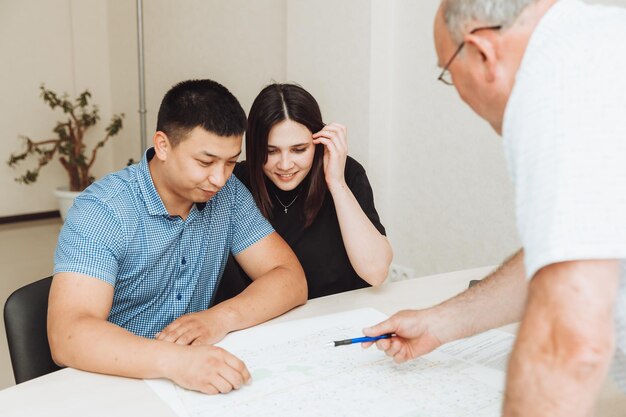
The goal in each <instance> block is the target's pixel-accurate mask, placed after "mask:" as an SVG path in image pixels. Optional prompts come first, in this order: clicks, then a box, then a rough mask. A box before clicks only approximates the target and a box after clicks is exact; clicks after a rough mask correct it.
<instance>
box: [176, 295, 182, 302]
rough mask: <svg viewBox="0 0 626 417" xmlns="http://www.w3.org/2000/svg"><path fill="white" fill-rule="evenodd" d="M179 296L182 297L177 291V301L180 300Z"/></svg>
mask: <svg viewBox="0 0 626 417" xmlns="http://www.w3.org/2000/svg"><path fill="white" fill-rule="evenodd" d="M181 298H183V296H182V295H180V293H178V295H177V296H176V299H177V300H178V301H180V299H181Z"/></svg>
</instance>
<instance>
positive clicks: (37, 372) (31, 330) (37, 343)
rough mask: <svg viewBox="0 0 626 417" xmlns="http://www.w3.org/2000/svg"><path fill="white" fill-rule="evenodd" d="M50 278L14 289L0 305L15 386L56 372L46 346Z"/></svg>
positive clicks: (48, 348) (55, 366)
mask: <svg viewBox="0 0 626 417" xmlns="http://www.w3.org/2000/svg"><path fill="white" fill-rule="evenodd" d="M51 283H52V277H48V278H44V279H41V280H39V281H36V282H33V283H32V284H28V285H26V286H24V287H22V288H19V289H17V290H16V291H15V292H14V293H13V294H11V295H10V296H9V298H7V301H6V303H5V304H4V326H5V328H6V332H7V341H8V343H9V354H10V356H11V365H13V375H14V376H15V383H16V384H19V383H21V382H24V381H28V380H29V379H33V378H37V377H38V376H42V375H45V374H48V373H50V372H54V371H56V370H58V369H61V368H59V366H57V365H56V364H55V363H54V361H53V360H52V355H51V354H50V345H49V344H48V331H47V328H46V326H47V323H48V293H49V292H50V284H51Z"/></svg>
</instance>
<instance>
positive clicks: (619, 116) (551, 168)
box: [505, 54, 626, 278]
mask: <svg viewBox="0 0 626 417" xmlns="http://www.w3.org/2000/svg"><path fill="white" fill-rule="evenodd" d="M549 55H550V56H553V54H549ZM547 62H548V63H547V64H546V62H545V61H538V64H543V65H542V67H554V68H557V69H558V68H563V71H554V73H552V72H550V73H548V74H546V71H543V72H540V71H538V70H537V69H536V68H530V69H529V70H526V71H523V72H521V74H520V75H519V79H518V81H517V82H519V83H520V85H519V86H518V85H516V87H515V89H516V93H515V96H513V97H512V99H513V100H512V101H511V103H510V108H507V114H509V117H510V118H511V121H510V123H508V124H509V126H507V130H505V138H506V136H507V135H506V134H507V133H508V136H509V137H508V139H507V140H506V142H508V143H505V146H506V148H507V149H508V155H507V156H508V157H509V161H510V164H511V168H512V170H511V171H512V174H513V177H514V181H515V189H516V206H517V223H518V229H519V232H520V237H521V239H522V242H523V246H524V250H525V263H526V273H527V276H528V277H529V278H532V277H533V276H534V275H535V274H536V273H537V271H538V270H539V269H541V268H543V267H545V266H547V265H550V264H554V263H558V262H564V261H572V260H585V259H624V258H626V123H625V122H624V115H625V114H626V99H624V95H623V94H622V93H621V91H624V89H623V88H621V89H620V88H618V85H616V84H615V83H613V82H606V80H607V79H611V80H612V77H611V75H610V73H609V74H603V75H602V76H601V77H599V76H597V75H595V76H594V73H593V69H589V68H587V69H583V68H582V67H581V68H575V67H576V66H571V65H570V66H569V67H568V68H565V64H562V63H561V60H557V59H555V58H552V60H551V61H547ZM538 64H537V65H538ZM537 74H540V75H541V79H540V80H537V78H538V75H537ZM618 78H623V77H621V76H618ZM544 79H545V80H544ZM619 85H623V86H624V87H626V83H625V82H623V81H619ZM616 91H619V93H616Z"/></svg>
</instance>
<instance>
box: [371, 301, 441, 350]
mask: <svg viewBox="0 0 626 417" xmlns="http://www.w3.org/2000/svg"><path fill="white" fill-rule="evenodd" d="M435 317H436V316H435V315H433V314H432V310H404V311H400V312H398V313H396V314H394V315H393V316H391V317H389V318H388V319H387V320H385V321H383V322H381V323H378V324H377V325H375V326H372V327H367V328H365V329H363V334H364V335H365V336H367V337H375V336H380V335H385V334H393V336H392V337H389V338H381V339H378V340H376V341H375V342H372V341H370V342H365V343H362V346H363V348H366V349H367V348H369V347H370V346H372V345H373V344H374V343H375V344H376V347H377V348H378V349H379V350H382V351H384V352H385V354H387V356H391V357H392V358H393V360H394V362H397V363H400V362H405V361H407V360H409V359H414V358H416V357H418V356H422V355H425V354H427V353H429V352H431V351H433V350H435V349H436V348H438V347H439V346H441V345H442V344H443V343H444V342H443V341H442V340H441V339H440V337H438V336H437V334H436V333H435V332H434V331H432V330H431V326H432V325H433V324H434V321H435V320H434V319H435Z"/></svg>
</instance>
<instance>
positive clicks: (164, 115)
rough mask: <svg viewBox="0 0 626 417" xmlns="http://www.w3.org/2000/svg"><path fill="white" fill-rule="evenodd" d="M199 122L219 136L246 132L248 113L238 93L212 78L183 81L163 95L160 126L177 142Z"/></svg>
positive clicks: (201, 125)
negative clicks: (241, 103) (242, 105)
mask: <svg viewBox="0 0 626 417" xmlns="http://www.w3.org/2000/svg"><path fill="white" fill-rule="evenodd" d="M198 126H200V127H202V128H203V129H205V130H206V131H208V132H211V133H214V134H216V135H218V136H236V135H243V133H244V132H245V130H246V113H245V112H244V111H243V109H242V108H241V105H240V104H239V101H237V99H236V98H235V96H233V95H232V94H231V92H230V91H228V89H227V88H226V87H224V86H223V85H221V84H219V83H217V82H215V81H213V80H189V81H183V82H180V83H178V84H176V85H175V86H174V87H172V88H171V89H170V91H168V92H167V94H165V97H163V101H162V102H161V107H160V108H159V116H158V118H157V130H158V131H161V132H164V133H165V134H166V135H167V136H168V138H169V139H170V143H171V144H172V146H176V145H178V144H179V143H180V142H181V141H182V140H183V139H184V138H185V136H186V135H187V134H188V133H189V132H191V131H192V130H193V129H194V128H196V127H198Z"/></svg>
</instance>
